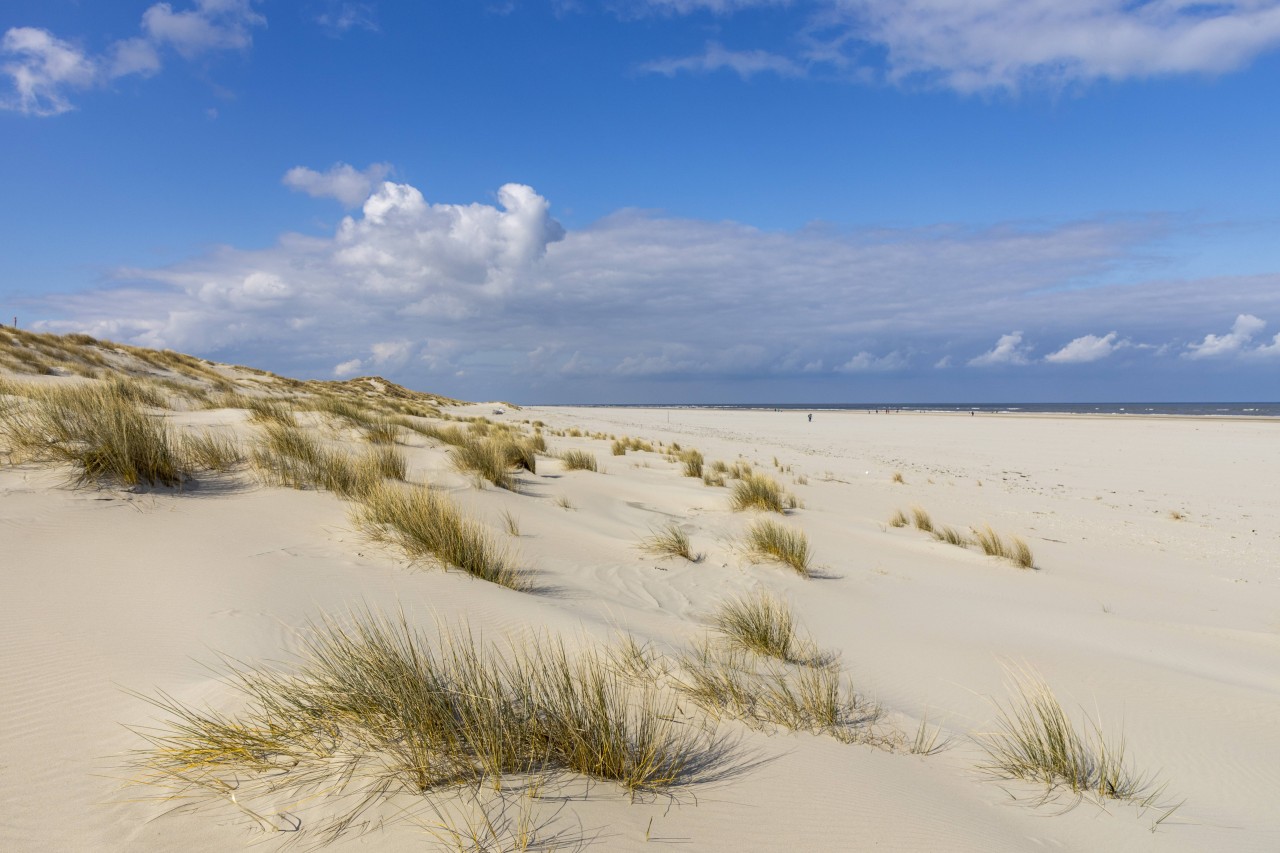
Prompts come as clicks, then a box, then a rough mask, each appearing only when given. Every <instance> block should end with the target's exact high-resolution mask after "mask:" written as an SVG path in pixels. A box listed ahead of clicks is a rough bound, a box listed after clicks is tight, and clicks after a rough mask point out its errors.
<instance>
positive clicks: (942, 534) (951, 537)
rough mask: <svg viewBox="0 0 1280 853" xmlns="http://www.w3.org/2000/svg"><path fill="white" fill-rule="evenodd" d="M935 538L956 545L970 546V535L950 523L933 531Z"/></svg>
mask: <svg viewBox="0 0 1280 853" xmlns="http://www.w3.org/2000/svg"><path fill="white" fill-rule="evenodd" d="M933 538H935V539H937V540H938V541H939V542H946V543H947V544H948V545H956V546H958V547H960V548H967V547H969V537H968V536H965V535H964V534H963V533H961V532H960V531H959V530H956V529H955V528H954V527H950V526H948V525H943V526H942V527H940V528H938V529H937V530H935V531H933Z"/></svg>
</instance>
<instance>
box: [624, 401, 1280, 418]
mask: <svg viewBox="0 0 1280 853" xmlns="http://www.w3.org/2000/svg"><path fill="white" fill-rule="evenodd" d="M624 405H626V404H624ZM633 405H634V407H636V408H656V409H742V410H749V411H750V410H754V411H769V410H775V409H776V410H785V411H807V412H822V411H840V412H846V411H848V412H876V411H880V412H883V411H885V410H890V411H895V412H896V411H902V412H985V413H995V414H999V413H1033V414H1071V415H1165V416H1179V417H1186V416H1200V417H1239V418H1280V403H777V404H769V403H761V404H723V405H718V404H707V405H659V404H644V405H641V404H633Z"/></svg>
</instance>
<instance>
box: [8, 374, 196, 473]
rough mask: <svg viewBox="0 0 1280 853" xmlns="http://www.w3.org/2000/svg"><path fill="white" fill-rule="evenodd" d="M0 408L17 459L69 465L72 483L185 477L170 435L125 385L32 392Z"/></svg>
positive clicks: (183, 463) (89, 385)
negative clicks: (73, 476)
mask: <svg viewBox="0 0 1280 853" xmlns="http://www.w3.org/2000/svg"><path fill="white" fill-rule="evenodd" d="M24 396H25V397H26V400H25V401H24V402H22V403H17V404H12V405H9V406H7V407H5V408H4V409H3V411H0V435H2V436H3V437H4V438H5V439H6V440H7V442H8V444H9V447H10V451H11V453H12V454H13V456H14V458H15V459H29V460H32V461H36V462H51V463H69V464H72V465H74V466H76V467H77V468H78V469H79V471H78V475H77V478H76V479H77V482H79V483H81V484H84V483H97V482H102V481H109V482H117V483H121V484H123V485H126V486H139V485H147V486H154V485H162V486H176V485H179V484H181V483H182V481H183V480H184V479H186V477H187V475H188V473H189V472H188V470H187V463H186V460H184V459H183V455H182V452H181V447H180V445H179V442H178V440H177V439H176V438H175V437H174V434H173V433H172V431H171V430H170V429H169V428H168V426H167V425H166V424H165V423H164V421H162V420H160V419H159V418H157V417H155V416H153V415H150V414H148V413H147V412H144V411H143V410H142V409H141V408H140V406H139V404H138V402H137V401H136V397H137V396H138V395H137V394H135V393H134V391H133V390H131V386H130V384H129V383H128V382H127V381H120V382H111V383H96V382H84V383H78V384H75V385H56V386H47V387H33V388H31V389H30V390H29V391H27V392H26V393H25V394H24Z"/></svg>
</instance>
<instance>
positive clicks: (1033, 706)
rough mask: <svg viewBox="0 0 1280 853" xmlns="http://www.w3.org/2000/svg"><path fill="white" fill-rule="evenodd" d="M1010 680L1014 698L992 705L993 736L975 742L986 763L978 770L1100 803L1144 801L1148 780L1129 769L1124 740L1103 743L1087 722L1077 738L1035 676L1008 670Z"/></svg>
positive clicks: (1098, 730)
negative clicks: (994, 713)
mask: <svg viewBox="0 0 1280 853" xmlns="http://www.w3.org/2000/svg"><path fill="white" fill-rule="evenodd" d="M1010 681H1011V687H1012V690H1013V692H1014V693H1015V696H1014V698H1013V699H1012V701H1011V702H1010V703H1009V704H1008V705H1001V704H999V703H996V709H997V712H998V717H997V720H996V731H995V732H993V733H991V734H987V735H983V736H980V738H979V744H980V745H981V746H982V748H983V749H984V750H986V752H987V756H988V758H989V761H988V762H987V763H986V764H984V765H983V766H982V769H983V770H985V771H986V772H988V773H991V774H993V775H995V776H998V777H1001V778H1011V779H1025V780H1027V781H1031V782H1041V783H1044V785H1045V786H1046V787H1048V788H1056V787H1059V786H1063V787H1066V788H1069V789H1070V790H1072V791H1074V792H1076V793H1080V794H1091V795H1094V796H1096V797H1099V798H1114V799H1121V800H1133V799H1139V798H1142V797H1144V796H1145V794H1146V792H1147V791H1148V790H1149V789H1150V788H1151V787H1152V780H1151V779H1150V778H1148V777H1142V776H1137V775H1135V774H1134V773H1133V771H1132V770H1131V769H1130V767H1129V765H1128V763H1127V762H1126V760H1125V755H1124V740H1123V738H1122V739H1121V740H1119V741H1118V742H1116V743H1108V742H1107V741H1106V739H1105V738H1104V737H1103V735H1102V729H1101V728H1100V727H1099V726H1098V724H1097V723H1095V722H1093V721H1092V720H1088V718H1087V717H1086V721H1087V726H1088V731H1087V732H1085V733H1081V732H1080V731H1079V730H1078V729H1076V727H1075V726H1073V725H1072V724H1071V721H1070V720H1069V719H1068V718H1067V714H1066V712H1065V711H1064V710H1063V709H1062V705H1061V704H1060V703H1059V702H1058V700H1057V697H1055V696H1054V695H1053V692H1052V691H1051V690H1050V689H1049V686H1048V685H1047V684H1045V682H1044V680H1043V679H1041V678H1040V677H1039V676H1038V675H1036V674H1035V673H1033V672H1031V671H1029V670H1026V669H1021V670H1010Z"/></svg>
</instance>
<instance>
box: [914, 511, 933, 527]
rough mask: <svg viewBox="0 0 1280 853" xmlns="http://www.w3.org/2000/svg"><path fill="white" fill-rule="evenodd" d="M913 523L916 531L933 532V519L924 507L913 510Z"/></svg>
mask: <svg viewBox="0 0 1280 853" xmlns="http://www.w3.org/2000/svg"><path fill="white" fill-rule="evenodd" d="M911 523H912V525H914V527H915V528H916V530H923V531H924V532H925V533H932V532H933V518H932V517H931V516H930V515H929V513H928V512H927V511H925V509H924V508H923V507H918V506H913V507H912V508H911Z"/></svg>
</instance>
